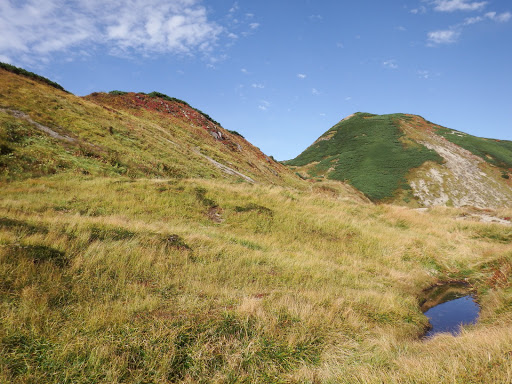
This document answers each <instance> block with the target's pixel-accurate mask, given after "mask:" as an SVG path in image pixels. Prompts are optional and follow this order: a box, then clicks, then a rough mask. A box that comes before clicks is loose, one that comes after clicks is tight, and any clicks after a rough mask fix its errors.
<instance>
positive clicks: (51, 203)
mask: <svg viewBox="0 0 512 384" xmlns="http://www.w3.org/2000/svg"><path fill="white" fill-rule="evenodd" d="M1 196H2V198H1V199H0V281H1V282H2V283H1V285H0V382H9V383H25V382H34V381H37V382H48V383H68V382H69V383H89V382H105V383H121V382H123V383H141V382H162V383H167V382H168V383H172V382H188V383H198V382H212V383H233V382H247V383H277V382H282V383H304V382H310V383H316V382H318V383H319V382H326V383H329V382H343V383H354V382H361V383H363V382H364V383H382V382H400V383H432V382H475V383H477V382H482V383H483V382H507V381H510V378H511V374H512V372H511V371H510V345H512V327H510V324H511V321H512V285H511V281H512V280H511V279H510V274H511V272H512V252H511V249H510V241H511V233H510V227H503V226H498V225H495V224H494V225H492V224H483V223H476V222H460V221H456V220H454V217H456V216H459V215H461V214H463V211H461V210H449V209H436V210H433V211H432V212H430V213H425V214H419V213H417V212H415V211H412V210H408V209H404V208H399V207H392V206H384V205H381V206H373V205H371V204H364V203H356V202H354V201H353V200H343V197H346V195H345V194H344V192H343V191H342V190H340V189H336V185H335V184H333V185H331V186H328V185H325V187H324V188H321V185H317V186H315V189H313V190H311V191H305V190H304V191H298V190H294V189H289V188H285V187H277V186H274V187H271V186H267V185H250V184H248V183H242V184H240V183H236V182H230V183H229V182H228V183H226V182H222V181H215V180H210V181H208V180H199V179H196V180H192V179H182V180H176V179H174V180H169V181H165V180H148V179H129V178H126V177H115V178H98V177H91V176H87V177H84V176H76V177H69V176H66V175H58V176H52V177H45V178H39V179H29V180H25V181H15V182H9V183H5V182H3V183H2V184H1ZM505 215H507V216H511V215H512V211H503V212H501V216H502V217H503V216H505ZM433 223H435V224H433ZM448 279H467V280H468V281H470V282H471V283H472V284H474V286H475V289H477V291H478V293H479V302H480V304H481V305H482V308H483V312H482V315H481V321H480V322H479V324H477V325H475V326H472V327H468V329H467V330H466V331H465V332H464V334H463V335H462V336H460V337H458V338H454V337H451V336H439V337H437V338H436V339H434V340H432V341H429V342H424V341H421V340H420V339H419V337H420V335H421V334H422V332H423V331H424V329H425V326H426V318H425V317H424V316H423V315H422V313H421V312H420V309H419V298H420V296H421V292H422V290H423V289H424V288H427V287H429V286H430V285H432V284H434V283H436V282H437V281H443V280H448Z"/></svg>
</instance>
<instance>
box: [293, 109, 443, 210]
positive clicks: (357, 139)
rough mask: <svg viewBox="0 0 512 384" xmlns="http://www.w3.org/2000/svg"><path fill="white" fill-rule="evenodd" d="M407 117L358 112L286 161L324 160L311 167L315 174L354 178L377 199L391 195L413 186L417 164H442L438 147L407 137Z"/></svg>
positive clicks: (294, 164) (330, 177)
mask: <svg viewBox="0 0 512 384" xmlns="http://www.w3.org/2000/svg"><path fill="white" fill-rule="evenodd" d="M405 118H407V117H406V116H405V115H402V114H393V115H382V116H377V115H372V114H367V113H356V114H355V115H354V116H353V117H351V118H350V119H348V120H344V121H341V122H340V123H338V124H336V125H335V126H334V127H333V128H331V129H330V130H329V131H327V132H326V133H325V134H324V135H322V136H321V138H320V139H319V140H318V141H317V142H316V143H315V144H313V145H312V146H310V147H309V148H308V149H306V150H305V151H304V152H303V153H301V154H300V155H299V156H298V157H297V158H295V159H293V160H290V161H288V162H286V164H288V165H291V166H305V165H307V164H310V163H313V162H318V164H316V165H314V166H313V167H312V168H311V169H310V170H309V171H308V172H309V173H310V175H311V176H312V177H315V176H318V175H322V174H325V173H326V172H328V173H327V177H328V178H329V179H333V180H341V181H348V182H350V183H351V184H352V185H353V186H354V187H356V188H357V189H359V190H360V191H362V192H363V193H364V194H366V195H367V196H368V197H369V198H371V199H372V200H383V199H387V198H391V197H393V194H394V193H395V191H396V190H397V189H398V188H407V187H408V185H407V183H406V179H405V176H406V175H407V173H408V172H409V171H410V170H411V169H412V168H416V167H419V166H420V165H421V164H423V163H424V162H426V161H435V162H438V163H441V162H442V158H441V157H440V156H439V155H438V154H437V153H436V152H435V151H432V150H429V149H427V148H425V147H424V146H422V145H419V144H413V143H412V142H407V141H404V140H403V138H404V133H403V132H402V131H401V130H400V128H399V127H398V125H397V123H396V119H405ZM322 138H326V139H325V140H322Z"/></svg>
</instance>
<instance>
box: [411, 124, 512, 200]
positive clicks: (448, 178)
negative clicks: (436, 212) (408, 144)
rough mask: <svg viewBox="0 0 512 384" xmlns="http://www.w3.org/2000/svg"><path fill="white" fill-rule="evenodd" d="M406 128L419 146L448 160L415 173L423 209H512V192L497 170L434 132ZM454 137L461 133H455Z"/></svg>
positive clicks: (414, 184) (413, 180) (413, 184)
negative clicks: (452, 207)
mask: <svg viewBox="0 0 512 384" xmlns="http://www.w3.org/2000/svg"><path fill="white" fill-rule="evenodd" d="M415 118H419V117H417V116H415ZM402 128H403V129H404V131H405V132H406V133H408V134H410V135H412V136H413V137H415V138H416V141H417V142H418V143H419V144H422V145H424V146H425V147H427V148H429V149H432V150H434V151H436V152H437V153H438V154H439V155H440V156H441V157H442V158H443V159H444V163H443V164H434V163H425V164H423V165H422V166H421V167H420V168H419V169H417V170H414V171H413V172H411V174H410V176H409V185H410V186H411V188H412V191H413V195H414V196H415V198H416V199H417V200H418V203H419V204H420V205H422V206H426V207H430V206H446V205H449V206H454V207H464V206H472V207H477V208H500V207H511V206H512V188H510V186H509V185H508V184H507V183H506V182H504V181H503V179H502V177H501V172H500V170H498V169H497V167H494V166H493V165H491V164H489V163H488V162H486V161H484V160H483V159H482V158H480V157H478V156H475V155H474V154H472V153H471V152H469V151H468V150H466V149H464V148H461V147H460V146H458V145H456V144H454V143H452V142H450V141H448V140H447V139H446V138H444V137H442V136H440V135H438V134H436V133H435V132H434V131H433V130H419V129H417V128H413V127H412V125H409V124H407V123H403V124H402ZM453 134H458V132H456V131H453Z"/></svg>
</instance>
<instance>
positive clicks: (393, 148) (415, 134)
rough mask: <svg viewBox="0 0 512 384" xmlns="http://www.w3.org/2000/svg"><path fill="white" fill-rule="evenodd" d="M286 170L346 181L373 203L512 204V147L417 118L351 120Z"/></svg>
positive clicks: (355, 117)
mask: <svg viewBox="0 0 512 384" xmlns="http://www.w3.org/2000/svg"><path fill="white" fill-rule="evenodd" d="M285 164H287V165H289V166H291V167H292V168H293V169H294V170H295V171H297V172H299V173H302V174H303V177H307V178H312V179H315V178H316V179H317V180H318V179H325V178H328V179H334V180H340V181H348V182H350V183H351V184H352V185H353V186H355V187H356V188H358V189H359V190H361V191H362V192H364V193H365V194H366V195H367V196H368V197H370V198H371V199H372V200H374V201H386V202H393V203H398V204H406V205H416V206H434V205H453V206H465V205H472V206H475V207H478V208H485V207H493V208H497V207H501V206H510V205H511V204H512V188H511V184H510V172H511V171H512V142H509V141H504V140H497V139H485V138H478V137H474V136H471V135H468V134H466V133H463V132H460V131H456V130H451V129H448V128H445V127H442V126H440V125H438V124H434V123H431V122H428V121H427V120H425V119H424V118H422V117H421V116H418V115H411V114H388V115H374V114H370V113H362V112H358V113H355V114H352V115H350V116H348V117H346V118H344V119H342V120H341V121H340V122H339V123H337V124H336V125H334V126H333V127H332V128H330V129H329V130H327V131H326V132H325V133H324V134H323V135H321V136H320V137H319V138H318V139H317V140H316V141H315V142H314V143H313V144H312V145H311V146H309V147H308V148H307V149H306V150H304V151H303V152H302V153H301V154H300V155H299V156H297V157H296V158H295V159H292V160H289V161H286V162H285ZM411 201H412V204H410V203H411Z"/></svg>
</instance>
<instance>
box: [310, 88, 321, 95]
mask: <svg viewBox="0 0 512 384" xmlns="http://www.w3.org/2000/svg"><path fill="white" fill-rule="evenodd" d="M311 93H312V94H313V95H315V96H318V95H319V94H320V91H319V90H318V89H316V88H313V89H312V90H311Z"/></svg>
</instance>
